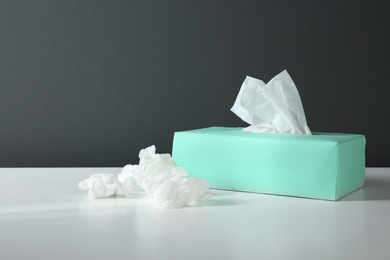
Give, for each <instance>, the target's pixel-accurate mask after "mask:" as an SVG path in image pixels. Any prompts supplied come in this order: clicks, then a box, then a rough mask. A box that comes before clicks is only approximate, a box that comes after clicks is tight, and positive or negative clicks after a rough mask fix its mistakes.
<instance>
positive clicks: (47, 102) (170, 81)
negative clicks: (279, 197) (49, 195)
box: [0, 0, 390, 167]
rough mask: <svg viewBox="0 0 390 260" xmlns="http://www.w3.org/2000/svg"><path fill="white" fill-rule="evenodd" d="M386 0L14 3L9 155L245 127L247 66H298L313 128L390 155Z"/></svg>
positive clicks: (123, 151)
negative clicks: (242, 97) (358, 137)
mask: <svg viewBox="0 0 390 260" xmlns="http://www.w3.org/2000/svg"><path fill="white" fill-rule="evenodd" d="M385 3H386V2H385V1H313V0H310V1H101V0H94V1H80V0H79V1H73V0H66V1H65V0H63V1H55V0H40V1H1V2H0V167H22V166H123V165H125V164H128V163H137V162H138V158H137V155H138V151H139V150H140V149H141V148H145V147H147V146H149V145H152V144H155V145H156V146H157V150H158V152H161V153H163V152H164V153H166V152H169V153H170V152H171V148H172V138H173V133H174V132H175V131H180V130H188V129H195V128H202V127H209V126H246V124H245V123H244V122H242V121H241V120H240V119H239V118H238V117H237V116H236V115H234V114H233V113H232V112H230V107H231V106H232V104H233V103H234V100H235V97H236V95H237V93H238V90H239V88H240V86H241V83H242V81H243V80H244V78H245V76H246V75H250V76H253V77H257V78H261V79H263V80H264V81H268V80H270V79H271V78H272V77H273V76H275V75H276V74H278V73H279V72H281V71H282V70H283V69H287V70H288V72H289V73H290V74H291V76H292V78H293V79H294V81H295V83H296V85H297V87H298V90H299V92H300V95H301V99H302V102H303V105H304V108H305V112H306V117H307V121H308V125H309V127H310V128H311V130H312V131H326V132H341V133H360V134H364V135H365V136H366V138H367V149H366V155H367V166H390V160H388V155H387V154H388V152H387V151H388V149H389V147H390V141H389V138H388V132H389V126H390V124H389V118H388V112H389V110H390V105H389V103H390V102H389V98H390V96H389V94H390V93H389V92H390V91H389V73H388V69H389V65H390V62H389V60H390V59H389V58H390V52H389V47H388V46H389V40H387V39H388V34H389V27H388V25H389V20H390V19H389V13H390V10H389V8H388V7H387V6H385Z"/></svg>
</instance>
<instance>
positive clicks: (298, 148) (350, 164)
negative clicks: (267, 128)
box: [172, 127, 365, 200]
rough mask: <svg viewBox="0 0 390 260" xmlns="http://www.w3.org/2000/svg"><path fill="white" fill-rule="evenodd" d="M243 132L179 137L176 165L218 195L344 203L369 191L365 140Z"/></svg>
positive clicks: (174, 154)
mask: <svg viewBox="0 0 390 260" xmlns="http://www.w3.org/2000/svg"><path fill="white" fill-rule="evenodd" d="M241 129H242V128H229V127H210V128H204V129H198V130H191V131H182V132H176V133H175V135H174V141H173V150H172V157H173V160H174V161H175V162H176V164H177V165H178V166H179V167H184V168H185V169H187V170H188V171H189V172H190V175H189V176H191V177H197V178H203V179H206V180H207V181H208V182H209V183H210V185H211V188H215V189H226V190H235V191H247V192H258V193H267V194H278V195H287V196H297V197H305V198H313V199H324V200H338V199H339V198H341V197H343V196H345V195H346V194H348V193H350V192H352V191H354V190H356V189H358V188H360V187H361V186H362V185H363V182H364V175H365V154H364V149H365V138H364V136H363V135H354V134H331V133H313V134H312V135H292V134H273V133H261V134H257V133H250V132H245V131H242V130H241Z"/></svg>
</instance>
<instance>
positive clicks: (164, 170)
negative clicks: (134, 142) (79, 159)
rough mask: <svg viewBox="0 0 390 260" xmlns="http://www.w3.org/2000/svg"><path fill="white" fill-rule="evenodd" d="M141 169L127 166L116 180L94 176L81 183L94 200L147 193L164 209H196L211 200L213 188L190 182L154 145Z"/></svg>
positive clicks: (142, 155) (143, 153) (141, 155)
mask: <svg viewBox="0 0 390 260" xmlns="http://www.w3.org/2000/svg"><path fill="white" fill-rule="evenodd" d="M139 158H140V162H139V165H131V164H129V165H126V166H125V167H124V168H123V169H122V172H121V173H120V174H119V175H118V178H115V177H114V175H112V174H103V173H101V174H94V175H92V176H91V177H89V178H88V179H86V180H83V181H81V182H80V183H79V187H80V188H81V189H83V190H88V194H89V196H90V198H91V199H100V198H105V197H109V196H112V195H115V194H117V195H124V196H128V197H130V196H131V195H132V193H134V192H140V191H145V193H146V194H147V195H148V196H149V197H152V198H153V201H154V203H155V204H156V205H157V206H159V207H162V208H181V207H187V206H190V207H194V206H197V205H198V202H199V201H200V200H207V199H209V198H210V197H211V193H210V184H209V183H208V182H207V181H206V180H204V179H199V178H193V177H191V178H188V177H187V176H188V171H187V170H186V169H184V168H181V167H178V166H177V165H176V163H175V162H174V161H173V160H172V157H171V156H170V154H157V153H156V147H155V146H154V145H152V146H150V147H148V148H145V149H142V150H141V151H140V153H139Z"/></svg>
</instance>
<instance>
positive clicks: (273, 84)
mask: <svg viewBox="0 0 390 260" xmlns="http://www.w3.org/2000/svg"><path fill="white" fill-rule="evenodd" d="M231 110H232V111H233V112H234V113H235V114H236V115H237V116H239V117H240V118H241V119H242V120H244V121H245V122H247V123H248V124H250V125H251V126H249V127H247V128H245V129H244V131H248V132H253V133H289V134H311V132H310V129H309V127H308V126H307V123H306V117H305V112H304V111H303V106H302V102H301V98H300V97H299V93H298V90H297V88H296V86H295V84H294V81H293V80H292V78H291V77H290V75H289V74H288V72H287V71H286V70H284V71H283V72H281V73H280V74H278V75H276V76H275V77H274V78H273V79H271V80H270V81H269V82H268V83H267V84H265V83H264V82H263V81H262V80H259V79H255V78H252V77H249V76H247V77H246V79H245V81H244V83H242V86H241V89H240V92H239V93H238V96H237V99H236V102H235V103H234V105H233V107H232V108H231Z"/></svg>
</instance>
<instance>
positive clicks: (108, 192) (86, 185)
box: [79, 173, 123, 199]
mask: <svg viewBox="0 0 390 260" xmlns="http://www.w3.org/2000/svg"><path fill="white" fill-rule="evenodd" d="M79 187H80V189H82V190H88V195H89V197H90V198H91V199H100V198H105V197H110V196H112V195H114V194H123V191H122V187H121V183H120V182H119V181H118V180H117V179H116V178H115V177H114V175H112V174H107V173H98V174H94V175H92V176H91V177H89V178H88V179H86V180H83V181H81V182H80V183H79Z"/></svg>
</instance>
